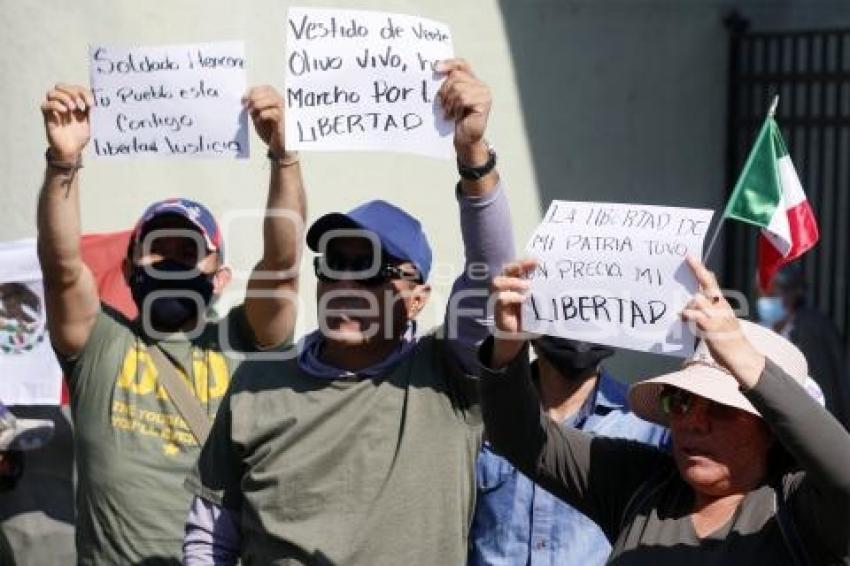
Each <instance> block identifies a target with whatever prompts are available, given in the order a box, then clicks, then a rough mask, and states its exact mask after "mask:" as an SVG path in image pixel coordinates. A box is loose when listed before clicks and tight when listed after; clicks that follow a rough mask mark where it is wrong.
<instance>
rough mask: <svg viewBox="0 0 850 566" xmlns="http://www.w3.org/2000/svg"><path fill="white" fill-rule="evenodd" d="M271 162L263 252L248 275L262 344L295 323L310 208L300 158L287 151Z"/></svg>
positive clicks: (250, 305)
mask: <svg viewBox="0 0 850 566" xmlns="http://www.w3.org/2000/svg"><path fill="white" fill-rule="evenodd" d="M291 159H296V161H294V162H292V161H291ZM270 166H271V175H270V180H269V193H268V199H267V201H266V215H265V219H264V220H263V257H262V258H261V259H260V261H259V262H258V263H257V266H256V267H255V269H254V272H253V273H252V275H251V279H250V280H249V281H248V294H247V296H246V299H245V314H246V317H247V319H248V323H249V325H250V326H251V330H252V332H253V334H254V339H255V340H256V345H257V346H259V347H261V348H266V347H273V346H277V345H279V344H281V343H282V342H284V341H285V340H287V339H288V338H289V337H290V335H291V334H292V331H293V329H294V327H295V316H296V312H297V309H296V304H297V301H296V299H295V293H297V290H298V288H297V282H298V268H299V265H298V263H299V260H300V251H301V241H302V238H303V236H302V234H303V231H304V219H305V217H306V208H307V206H306V197H305V194H304V186H303V182H302V179H301V166H300V164H299V163H298V161H297V158H293V157H292V156H290V155H288V154H287V155H284V156H283V157H282V158H281V159H279V160H272V161H271V163H270Z"/></svg>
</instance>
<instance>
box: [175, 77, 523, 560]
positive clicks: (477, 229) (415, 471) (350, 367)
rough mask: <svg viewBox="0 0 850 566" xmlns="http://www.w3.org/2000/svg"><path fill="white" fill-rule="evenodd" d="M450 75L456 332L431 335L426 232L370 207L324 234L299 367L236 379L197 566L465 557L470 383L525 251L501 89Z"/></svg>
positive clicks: (473, 412)
mask: <svg viewBox="0 0 850 566" xmlns="http://www.w3.org/2000/svg"><path fill="white" fill-rule="evenodd" d="M440 70H441V71H442V72H444V73H445V74H446V79H445V81H444V83H443V85H442V87H441V89H440V96H439V98H440V102H441V104H442V108H443V109H444V110H445V112H446V114H447V116H449V117H450V118H451V119H453V120H454V123H455V136H454V144H455V148H456V150H457V157H458V169H459V173H460V175H461V178H462V180H461V182H460V183H459V184H458V188H457V199H458V201H459V204H460V215H461V231H462V234H463V243H464V251H465V256H466V265H465V266H464V271H463V274H462V275H461V276H460V277H459V278H458V279H457V281H456V283H455V286H454V288H453V290H452V297H451V299H450V300H449V304H448V308H447V312H446V318H445V323H444V325H443V327H442V328H441V331H440V332H437V333H429V334H426V335H424V336H421V337H419V336H417V331H416V330H417V329H416V323H415V319H416V317H417V315H418V314H419V313H420V312H421V310H422V308H423V307H424V306H425V304H426V302H427V300H428V298H429V294H430V286H429V283H428V276H429V272H430V268H431V263H432V257H431V248H430V246H429V244H428V241H427V238H426V237H425V233H424V231H423V229H422V226H421V224H420V223H419V221H418V220H416V219H415V218H413V217H412V216H410V215H409V214H407V213H406V212H404V211H403V210H401V209H399V208H397V207H395V206H393V205H391V204H389V203H386V202H384V201H371V202H367V203H365V204H363V205H361V206H358V207H356V208H355V209H353V210H352V211H350V212H348V213H346V214H341V213H333V214H328V215H325V216H323V217H321V218H320V219H318V220H317V221H316V222H315V223H313V225H312V227H311V228H310V230H309V231H308V233H307V243H308V245H309V246H310V247H311V248H312V249H313V250H314V251H317V252H320V253H321V254H322V255H321V256H320V257H318V258H316V262H315V269H316V274H317V276H318V278H319V284H318V288H317V295H318V314H319V330H317V331H315V332H313V333H311V334H310V335H308V336H307V337H306V338H305V340H304V342H303V344H302V347H301V348H300V351H299V352H298V356H297V358H296V359H292V360H289V361H286V362H265V361H256V362H255V361H248V362H246V363H245V364H243V365H242V367H241V368H240V369H239V371H238V372H237V373H236V374H235V375H234V381H233V384H232V386H231V388H230V390H229V391H228V394H227V396H226V397H225V400H224V401H223V402H222V406H221V408H220V409H219V412H218V415H217V416H216V421H215V423H214V425H213V430H212V432H211V434H210V437H209V440H208V441H207V444H206V445H205V446H204V448H203V450H202V452H201V457H200V459H199V462H198V467H197V470H196V471H195V472H194V473H193V474H192V475H191V476H190V477H189V479H188V480H187V486H188V487H189V488H190V489H191V490H192V491H193V493H195V495H196V496H197V497H196V498H195V501H194V502H193V504H192V505H193V507H192V511H191V513H190V516H189V520H188V523H187V532H186V540H185V543H184V563H185V564H186V565H188V566H195V565H202V564H207V565H209V564H215V565H220V564H235V563H236V561H237V560H238V559H239V558H240V557H241V559H242V563H243V564H246V565H248V564H261V565H264V566H265V565H268V564H345V565H346V566H359V565H363V566H367V565H368V566H376V565H381V564H393V565H397V564H422V565H427V566H434V565H443V564H446V565H450V564H452V565H453V564H462V563H463V562H464V561H465V559H466V553H467V537H468V533H469V525H470V522H471V519H472V511H473V502H474V499H475V478H474V470H475V459H476V456H477V454H478V450H479V448H480V444H481V421H480V415H479V410H478V402H477V384H476V380H475V379H473V378H471V377H469V375H468V373H469V372H468V370H469V369H471V366H472V364H473V363H474V356H475V350H476V347H477V344H478V342H480V341H481V340H483V338H484V336H486V334H487V329H486V326H485V324H484V322H483V319H484V318H485V315H484V307H485V305H486V302H487V295H488V293H487V286H488V284H489V281H490V275H491V274H493V273H498V272H499V270H500V269H501V267H502V264H503V263H504V262H505V261H507V260H508V259H509V258H510V255H511V253H512V252H513V239H512V236H511V222H510V214H509V211H508V206H507V200H506V197H505V194H504V190H503V188H502V184H501V183H500V182H499V178H498V175H497V173H496V171H495V160H496V157H495V152H494V151H493V149H492V147H490V146H488V144H486V143H485V142H484V131H485V128H486V125H487V119H488V116H489V111H490V104H491V101H490V93H489V90H488V88H487V87H486V86H485V85H484V84H483V83H482V82H481V81H480V80H478V79H477V78H476V77H475V75H474V74H473V73H472V70H471V68H470V67H469V65H468V64H467V63H465V62H464V61H460V60H452V61H447V62H444V63H443V64H442V65H441V67H440ZM335 230H342V231H344V232H337V234H336V235H337V237H334V231H335Z"/></svg>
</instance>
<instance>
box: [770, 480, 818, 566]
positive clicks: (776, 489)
mask: <svg viewBox="0 0 850 566" xmlns="http://www.w3.org/2000/svg"><path fill="white" fill-rule="evenodd" d="M773 497H774V498H775V501H776V522H777V524H778V525H779V532H781V533H782V538H783V540H785V546H786V547H787V548H788V552H789V554H790V555H791V561H792V562H793V563H794V566H808V565H809V564H811V562H809V556H808V554H806V547H805V546H804V545H803V541H802V540H800V534H799V533H798V532H797V527H795V526H794V517H793V516H792V515H791V509H790V508H789V507H788V502H787V501H786V500H785V489H784V486H783V483H782V476H781V475H780V476H779V479H778V480H777V481H775V482H774V484H773Z"/></svg>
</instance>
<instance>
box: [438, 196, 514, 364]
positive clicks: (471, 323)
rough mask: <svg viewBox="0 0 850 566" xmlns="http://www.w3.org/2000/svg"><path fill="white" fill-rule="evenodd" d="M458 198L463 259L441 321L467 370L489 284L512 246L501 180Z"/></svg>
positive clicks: (483, 329)
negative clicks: (486, 189) (483, 191)
mask: <svg viewBox="0 0 850 566" xmlns="http://www.w3.org/2000/svg"><path fill="white" fill-rule="evenodd" d="M461 193H462V190H461ZM458 197H459V198H458V200H459V202H460V224H461V234H462V236H463V247H464V256H465V259H464V268H463V273H461V275H460V276H459V277H458V278H457V280H456V281H455V283H454V286H453V287H452V293H451V297H450V299H449V304H448V308H447V309H446V321H445V322H446V331H447V336H448V338H449V342H448V345H449V347H450V348H451V349H452V351H453V353H454V355H455V357H456V358H457V360H458V361H459V363H460V364H461V366H462V367H463V368H464V369H467V370H470V369H471V368H473V367H474V366H475V358H476V355H477V349H478V346H479V344H480V343H481V342H482V341H483V340H484V338H486V337H487V333H488V326H487V325H486V324H485V320H486V319H487V312H486V310H487V301H488V297H489V292H488V290H489V286H490V283H491V281H492V280H493V277H495V276H496V275H497V274H499V273H501V270H502V268H503V267H504V265H505V264H506V263H507V262H509V261H510V260H511V259H512V258H513V257H514V254H515V248H514V239H513V229H512V224H511V214H510V208H509V205H508V199H507V195H506V194H505V190H504V184H503V183H497V184H496V185H495V186H494V187H493V189H492V190H490V191H489V192H488V193H486V194H485V195H483V196H469V195H466V194H463V193H462V194H460V195H458Z"/></svg>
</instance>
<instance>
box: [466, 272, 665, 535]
mask: <svg viewBox="0 0 850 566" xmlns="http://www.w3.org/2000/svg"><path fill="white" fill-rule="evenodd" d="M533 266H534V261H533V260H532V261H525V262H521V263H517V264H512V265H509V266H508V267H507V268H506V270H505V275H503V276H499V277H496V279H495V280H494V282H493V293H494V298H495V308H494V318H495V320H494V323H495V327H496V333H495V337H494V338H493V339H492V341H490V340H488V341H487V342H485V343H484V347H482V350H481V361H482V363H483V365H484V368H483V374H482V378H481V405H482V414H483V418H484V427H485V434H486V436H487V438H488V439H489V441H490V443H491V444H492V446H493V448H494V449H495V450H496V451H497V452H499V453H500V454H502V455H504V456H505V457H506V458H507V459H508V460H509V461H510V462H511V463H512V464H513V465H514V466H515V467H516V468H517V469H518V470H520V471H521V472H522V473H523V474H525V475H527V476H528V477H530V478H531V479H532V480H534V482H535V483H538V484H539V485H540V486H541V487H543V488H544V489H546V490H548V491H549V492H551V493H553V494H554V495H556V496H558V497H559V498H561V499H563V500H564V501H566V502H567V503H569V504H570V505H572V506H574V507H575V508H576V509H578V510H580V511H581V512H582V513H584V514H585V515H587V516H588V517H590V518H591V519H593V520H594V521H595V522H597V523H598V524H599V525H600V526H601V527H602V529H603V531H605V534H606V535H607V536H608V537H609V539H611V540H613V539H614V538H615V537H616V536H617V532H618V530H619V528H620V525H621V522H622V517H623V515H624V513H625V509H626V507H627V505H628V502H629V501H630V500H631V498H632V497H633V495H634V493H635V491H637V489H638V487H639V486H640V485H641V484H643V483H644V482H645V481H646V480H648V479H649V478H650V477H651V476H652V474H653V473H658V471H659V470H661V471H663V470H665V469H667V470H672V461H671V460H670V459H669V457H668V456H667V455H666V454H665V453H663V452H662V451H660V450H658V449H656V448H655V447H653V446H649V445H645V444H641V443H638V442H634V441H630V440H624V439H615V438H605V437H601V436H600V437H594V436H591V435H590V434H588V433H585V432H584V431H580V430H577V429H574V428H572V427H562V426H559V425H558V424H557V423H555V422H554V421H552V420H551V419H549V418H548V417H547V416H546V415H545V414H544V413H543V411H542V410H541V406H540V399H539V397H538V395H537V390H536V389H535V387H534V385H533V383H532V380H531V371H530V364H529V359H528V350H527V342H526V341H525V340H524V339H523V338H524V337H523V336H522V334H521V332H520V331H521V325H520V313H521V307H522V303H523V302H524V301H525V298H526V291H527V289H528V282H527V281H526V280H524V279H523V278H522V274H523V273H526V272H528V271H529V270H530V269H532V268H533Z"/></svg>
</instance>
